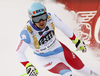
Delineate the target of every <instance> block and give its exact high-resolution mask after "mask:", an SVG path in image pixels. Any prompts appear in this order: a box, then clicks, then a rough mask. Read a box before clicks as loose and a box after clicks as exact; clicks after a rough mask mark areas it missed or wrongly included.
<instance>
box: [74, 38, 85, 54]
mask: <svg viewBox="0 0 100 76" xmlns="http://www.w3.org/2000/svg"><path fill="white" fill-rule="evenodd" d="M72 42H73V43H74V44H75V46H76V48H77V50H79V51H82V52H86V51H87V49H86V46H85V43H84V42H83V41H81V40H79V39H78V38H75V40H72Z"/></svg>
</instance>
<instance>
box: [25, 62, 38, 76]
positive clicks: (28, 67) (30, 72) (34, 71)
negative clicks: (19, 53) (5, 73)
mask: <svg viewBox="0 0 100 76" xmlns="http://www.w3.org/2000/svg"><path fill="white" fill-rule="evenodd" d="M26 72H27V74H28V75H29V76H37V74H38V71H37V69H36V68H35V67H34V66H33V65H32V64H31V63H27V64H26Z"/></svg>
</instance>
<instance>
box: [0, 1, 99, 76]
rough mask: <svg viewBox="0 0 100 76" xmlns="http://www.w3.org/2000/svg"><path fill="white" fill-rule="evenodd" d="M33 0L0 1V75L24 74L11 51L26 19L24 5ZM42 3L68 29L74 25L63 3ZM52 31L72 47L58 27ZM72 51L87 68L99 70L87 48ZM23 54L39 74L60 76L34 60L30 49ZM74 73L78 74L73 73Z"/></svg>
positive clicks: (72, 48) (95, 60)
mask: <svg viewBox="0 0 100 76" xmlns="http://www.w3.org/2000/svg"><path fill="white" fill-rule="evenodd" d="M33 2H34V0H0V76H20V75H21V74H24V73H26V72H25V68H24V67H23V66H22V65H21V64H20V62H19V61H18V60H17V57H16V53H15V52H16V45H17V42H18V39H19V34H20V31H21V30H22V29H23V27H24V25H25V24H26V22H27V21H28V20H29V17H28V13H27V12H28V8H29V6H30V5H31V4H32V3H33ZM44 5H45V6H46V8H47V11H48V12H51V13H55V14H56V15H57V16H58V17H59V18H60V19H62V20H63V21H64V22H65V23H66V24H68V25H69V27H71V28H72V29H73V28H75V26H77V24H76V23H75V21H74V16H73V14H72V13H70V12H68V11H67V10H64V5H61V4H55V3H54V2H53V3H51V1H49V2H45V3H44ZM56 34H57V38H58V39H59V40H61V41H62V42H63V43H64V44H66V45H67V46H68V47H69V48H70V49H71V50H75V47H74V45H73V44H72V42H71V41H70V40H69V39H68V38H67V37H65V36H64V35H63V34H62V33H61V32H60V31H59V30H58V29H56ZM76 54H77V55H78V56H79V57H80V58H81V59H82V61H83V62H84V63H85V64H86V65H87V66H88V67H90V68H93V69H95V70H96V71H98V72H99V73H100V61H99V58H96V57H94V55H93V54H92V52H91V50H89V49H88V52H87V53H81V52H76ZM26 56H27V58H28V59H29V61H30V62H31V63H33V64H34V65H35V66H36V67H37V69H38V71H39V76H60V75H56V74H52V73H50V72H48V71H46V70H45V69H43V68H41V66H40V65H38V64H37V62H36V61H35V60H34V55H33V51H32V49H30V48H28V49H27V51H26ZM75 74H77V73H76V72H75ZM77 76H82V75H79V74H77Z"/></svg>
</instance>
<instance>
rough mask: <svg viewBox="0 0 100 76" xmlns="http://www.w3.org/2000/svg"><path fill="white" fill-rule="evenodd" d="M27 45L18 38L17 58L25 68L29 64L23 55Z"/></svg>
mask: <svg viewBox="0 0 100 76" xmlns="http://www.w3.org/2000/svg"><path fill="white" fill-rule="evenodd" d="M28 45H29V44H27V43H26V42H24V41H23V40H22V39H21V38H20V39H19V42H18V45H17V49H16V55H17V58H18V60H19V61H20V62H21V64H22V65H24V66H26V64H27V63H29V61H28V60H27V58H26V55H25V50H26V49H27V47H28Z"/></svg>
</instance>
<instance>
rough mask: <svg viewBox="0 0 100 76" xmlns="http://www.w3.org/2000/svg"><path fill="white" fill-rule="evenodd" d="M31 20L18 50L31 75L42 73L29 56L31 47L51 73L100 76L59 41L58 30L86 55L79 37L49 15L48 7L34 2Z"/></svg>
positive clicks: (27, 24)
mask: <svg viewBox="0 0 100 76" xmlns="http://www.w3.org/2000/svg"><path fill="white" fill-rule="evenodd" d="M28 14H29V17H30V20H29V21H28V22H27V23H26V25H25V27H24V29H23V30H22V31H21V33H20V41H19V43H18V46H17V49H16V55H17V58H18V60H19V61H20V62H21V64H22V65H23V66H25V68H26V72H27V74H29V76H37V75H38V71H37V69H36V68H35V66H33V64H32V63H30V62H29V61H28V59H27V58H26V56H25V54H24V53H25V50H26V48H27V47H28V46H30V47H31V48H32V49H33V53H34V55H35V58H36V60H37V61H38V63H40V65H41V66H42V67H44V68H46V69H47V70H48V71H50V72H52V73H56V74H60V75H62V76H75V75H74V74H73V72H72V71H71V69H74V70H76V71H77V72H79V73H82V74H83V75H85V76H99V75H97V74H96V73H94V72H93V71H92V70H91V69H89V68H88V67H86V66H85V65H84V63H83V62H82V61H81V60H80V59H79V57H78V56H77V55H75V53H74V52H72V51H70V49H69V48H68V47H67V46H65V45H64V44H63V43H62V42H60V41H59V40H57V38H56V36H55V27H57V28H58V29H60V30H61V31H62V32H63V33H64V34H65V35H66V36H67V37H68V38H69V39H70V40H71V41H72V42H73V43H74V44H75V46H76V48H77V49H78V50H80V51H82V52H86V46H85V43H84V42H83V41H81V40H80V39H78V38H76V36H75V34H74V33H73V31H72V30H71V29H70V28H69V27H68V26H67V25H66V24H64V23H63V21H61V20H60V19H59V18H58V17H57V16H56V15H55V14H52V13H47V10H46V8H45V6H44V5H43V4H41V3H39V2H35V3H33V4H32V5H31V6H30V8H29V9H28Z"/></svg>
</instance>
